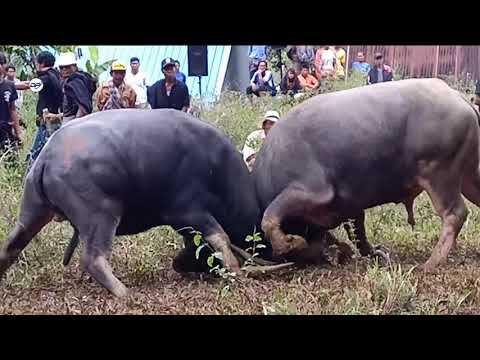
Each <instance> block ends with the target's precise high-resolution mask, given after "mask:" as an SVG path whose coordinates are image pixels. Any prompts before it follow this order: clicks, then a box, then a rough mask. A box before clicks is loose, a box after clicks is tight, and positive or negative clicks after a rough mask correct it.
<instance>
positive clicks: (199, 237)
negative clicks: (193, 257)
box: [193, 234, 202, 246]
mask: <svg viewBox="0 0 480 360" xmlns="http://www.w3.org/2000/svg"><path fill="white" fill-rule="evenodd" d="M201 242H202V235H200V234H195V236H194V237H193V243H194V244H195V245H196V246H200V243H201Z"/></svg>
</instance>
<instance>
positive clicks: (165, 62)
mask: <svg viewBox="0 0 480 360" xmlns="http://www.w3.org/2000/svg"><path fill="white" fill-rule="evenodd" d="M169 65H173V66H175V60H174V59H172V58H170V57H167V58H165V59H163V61H162V70H164V69H165V68H166V67H167V66H169Z"/></svg>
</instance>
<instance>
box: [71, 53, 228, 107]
mask: <svg viewBox="0 0 480 360" xmlns="http://www.w3.org/2000/svg"><path fill="white" fill-rule="evenodd" d="M97 48H98V54H99V63H103V62H105V61H108V60H114V59H115V60H119V61H121V62H123V63H124V64H125V65H129V61H130V58H131V57H133V56H136V57H138V58H139V59H140V70H141V71H143V72H144V73H145V74H146V75H147V78H148V81H149V84H148V85H152V84H153V83H154V82H156V81H158V80H160V79H162V78H163V73H162V71H161V68H160V63H161V62H162V60H163V59H164V58H166V57H172V58H174V59H176V60H178V61H179V62H180V71H182V72H183V73H184V74H185V75H186V76H187V86H188V89H189V92H190V94H191V95H192V96H194V97H198V96H199V81H198V77H189V76H188V58H187V49H188V48H187V46H97ZM81 49H82V54H83V56H82V58H81V60H80V64H81V65H84V63H85V62H86V61H87V60H88V59H89V57H90V56H89V51H88V46H81ZM207 49H208V76H204V77H202V97H204V98H206V99H212V98H214V97H215V96H218V95H220V92H221V90H222V85H223V81H224V78H225V74H226V71H227V65H228V60H229V57H230V51H231V46H208V47H207ZM108 77H109V74H108V72H105V73H103V74H102V76H101V77H100V80H101V81H103V80H106V79H107V78H108Z"/></svg>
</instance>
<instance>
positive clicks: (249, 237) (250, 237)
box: [245, 235, 253, 242]
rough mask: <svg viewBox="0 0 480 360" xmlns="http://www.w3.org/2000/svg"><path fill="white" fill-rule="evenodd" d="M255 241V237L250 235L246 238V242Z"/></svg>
mask: <svg viewBox="0 0 480 360" xmlns="http://www.w3.org/2000/svg"><path fill="white" fill-rule="evenodd" d="M252 240H253V236H252V235H248V236H247V237H246V238H245V241H246V242H250V241H252Z"/></svg>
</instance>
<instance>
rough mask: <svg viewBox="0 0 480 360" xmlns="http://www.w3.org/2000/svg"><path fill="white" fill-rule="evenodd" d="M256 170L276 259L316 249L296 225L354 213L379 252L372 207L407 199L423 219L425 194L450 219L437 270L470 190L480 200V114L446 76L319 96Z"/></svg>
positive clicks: (274, 136) (278, 132)
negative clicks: (367, 215) (370, 223)
mask: <svg viewBox="0 0 480 360" xmlns="http://www.w3.org/2000/svg"><path fill="white" fill-rule="evenodd" d="M253 174H254V177H255V186H256V191H257V193H258V196H259V202H260V209H261V210H262V212H263V211H264V216H263V220H262V225H261V226H262V229H263V231H264V232H265V235H266V237H267V238H268V239H269V240H270V242H271V245H272V248H273V253H274V255H276V256H280V255H287V254H290V253H295V252H298V251H300V250H303V251H308V246H309V244H308V241H306V240H305V237H304V236H301V234H300V235H299V234H298V233H296V232H291V231H289V227H291V224H295V225H296V226H297V227H298V228H303V227H305V226H311V227H313V228H315V229H316V231H320V232H321V231H322V230H323V231H325V229H331V228H335V227H337V226H338V225H339V224H341V223H342V222H343V221H345V220H346V219H349V218H351V219H355V225H356V226H355V228H356V235H357V236H356V237H357V238H358V247H359V250H360V253H361V254H362V255H369V254H372V253H373V252H374V248H373V247H372V246H371V245H370V244H369V242H368V241H367V239H366V236H365V227H364V210H365V209H368V208H371V207H374V206H377V205H381V204H385V203H389V202H393V203H404V204H405V205H406V207H407V210H408V211H409V223H411V224H413V212H412V207H413V201H414V199H415V197H416V196H418V195H419V194H420V193H421V192H422V191H423V190H425V191H426V192H427V193H428V195H429V197H430V199H431V201H432V203H433V206H434V208H435V210H436V211H437V213H438V215H439V216H440V217H441V219H442V224H443V227H442V233H441V236H440V239H439V241H438V244H437V245H436V247H435V249H434V251H433V253H432V255H431V257H430V259H429V260H428V261H427V263H426V264H425V266H424V267H423V268H424V270H425V271H431V270H433V269H434V268H435V267H436V266H437V265H438V264H439V263H440V262H442V261H444V260H445V259H446V258H447V255H448V253H449V251H450V249H451V248H452V247H453V246H454V245H455V242H456V238H457V235H458V233H459V231H460V229H461V227H462V225H463V223H464V221H465V219H466V216H467V209H466V207H465V204H464V202H463V200H462V196H461V195H462V194H463V195H465V196H466V197H467V198H468V199H469V200H470V201H472V202H473V203H474V204H476V205H477V206H479V205H480V174H479V114H478V112H476V110H475V109H474V108H473V107H472V106H471V104H470V103H469V102H468V101H466V100H465V99H464V98H463V97H462V96H461V95H460V94H459V93H458V92H457V91H455V90H453V89H451V88H450V87H449V86H447V84H446V83H444V82H443V81H441V80H438V79H411V80H403V81H397V82H390V83H383V84H376V85H372V86H366V87H361V88H355V89H350V90H346V91H340V92H335V93H330V94H325V95H319V96H316V97H314V98H312V99H309V100H307V101H305V102H303V103H302V104H300V105H298V106H297V107H295V108H294V109H292V110H291V111H290V112H289V113H288V114H287V115H286V116H285V117H284V118H283V119H281V120H280V121H279V123H278V124H277V125H276V126H275V127H274V128H273V129H272V131H271V132H270V133H269V136H268V138H267V139H266V141H265V143H264V145H263V147H262V149H261V150H260V152H259V154H258V155H257V158H256V162H255V166H254V169H253ZM286 224H287V225H286ZM305 249H307V250H305Z"/></svg>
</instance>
